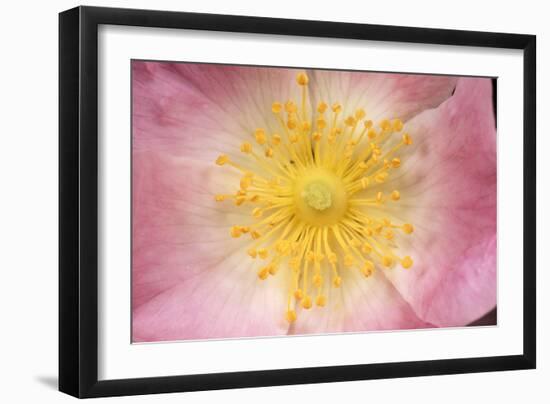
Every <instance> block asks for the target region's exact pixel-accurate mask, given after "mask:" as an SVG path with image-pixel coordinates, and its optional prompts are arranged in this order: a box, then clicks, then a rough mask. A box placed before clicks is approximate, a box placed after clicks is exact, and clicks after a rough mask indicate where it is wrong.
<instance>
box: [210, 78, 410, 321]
mask: <svg viewBox="0 0 550 404" xmlns="http://www.w3.org/2000/svg"><path fill="white" fill-rule="evenodd" d="M296 81H297V83H298V85H299V86H300V88H301V102H300V107H298V105H297V104H296V103H295V102H294V101H292V100H288V101H287V102H286V103H284V104H282V103H281V102H278V101H275V102H274V103H273V104H272V107H271V110H272V113H273V114H274V115H275V117H276V119H277V120H278V122H279V125H280V132H273V133H267V132H266V130H265V129H262V128H259V129H256V131H255V132H254V133H253V140H254V141H255V143H256V144H257V145H256V146H253V144H252V142H248V141H246V142H244V143H242V144H241V147H240V151H241V152H242V153H243V154H244V155H245V158H239V157H230V156H229V155H227V154H222V155H220V156H219V157H218V158H217V160H216V164H218V165H220V166H224V165H227V166H230V167H232V168H233V169H235V170H237V171H238V172H240V173H241V175H242V177H241V180H240V183H239V189H238V190H237V191H236V192H235V194H228V195H226V194H219V195H216V196H215V199H216V201H218V202H222V201H225V200H227V199H232V200H233V202H234V203H235V205H237V206H243V208H244V207H246V205H248V204H250V205H252V206H253V207H252V208H251V210H250V221H249V222H248V223H242V224H236V225H234V226H232V227H231V229H230V234H231V236H232V237H234V238H239V237H241V236H243V235H245V234H248V235H250V237H251V241H250V245H249V248H248V250H247V252H248V255H249V256H250V257H251V258H252V259H259V260H262V261H264V262H265V263H263V264H260V265H259V266H258V267H259V270H258V277H259V279H261V280H265V279H267V278H268V277H269V276H270V275H271V276H275V275H276V274H277V273H278V272H279V271H281V270H283V271H289V275H290V276H289V279H290V285H289V289H288V301H287V310H286V318H287V320H288V321H289V322H294V321H296V319H297V312H296V309H297V307H298V306H301V307H302V308H303V309H306V310H308V309H310V308H311V307H312V306H313V302H315V304H316V305H317V306H319V307H323V306H325V305H326V303H327V298H326V296H327V290H328V289H329V288H331V287H335V288H338V287H340V285H341V283H342V282H343V280H344V281H345V278H346V273H347V272H348V271H356V270H358V271H360V273H361V274H363V275H364V276H365V277H366V278H369V277H371V276H372V275H373V274H374V272H375V271H376V270H377V268H382V269H384V270H389V269H391V268H393V267H394V266H395V264H396V263H400V264H401V266H402V267H403V268H406V269H408V268H411V267H412V265H413V260H412V258H411V257H409V256H405V257H400V256H399V254H398V250H399V244H400V242H401V240H402V237H404V236H406V235H410V234H411V233H412V232H413V230H414V228H413V226H412V225H411V224H410V223H400V220H401V216H402V214H399V215H396V214H395V212H396V210H395V209H394V208H393V209H388V207H387V206H388V205H389V204H395V203H397V202H398V201H399V200H400V199H401V193H400V192H399V191H398V190H397V189H395V188H389V184H388V178H389V177H390V175H391V174H392V173H393V172H394V171H395V170H397V169H399V167H400V166H401V157H400V156H398V153H399V151H400V150H401V149H402V147H404V146H408V145H410V144H411V143H412V139H411V137H410V136H409V134H407V133H404V134H402V135H397V134H398V133H400V132H402V130H403V123H402V122H401V120H399V119H393V120H391V121H390V120H388V119H383V120H381V121H380V122H379V123H377V124H374V123H373V122H372V120H368V119H365V118H366V113H365V111H364V110H363V109H357V110H356V111H355V112H354V113H353V114H351V115H349V116H346V117H344V116H342V115H343V114H342V111H343V107H342V105H340V104H339V103H335V104H333V105H332V106H331V108H330V112H329V106H328V104H327V103H325V102H323V101H321V102H320V103H319V104H318V105H317V108H316V110H315V111H308V93H307V90H308V84H309V79H308V76H307V75H306V74H305V73H300V74H298V76H297V80H296ZM258 150H259V151H258ZM388 188H389V189H388ZM396 216H397V218H395V217H396Z"/></svg>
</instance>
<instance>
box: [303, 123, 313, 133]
mask: <svg viewBox="0 0 550 404" xmlns="http://www.w3.org/2000/svg"><path fill="white" fill-rule="evenodd" d="M310 130H311V123H310V122H307V121H306V122H302V131H303V132H309V131H310Z"/></svg>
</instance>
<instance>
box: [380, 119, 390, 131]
mask: <svg viewBox="0 0 550 404" xmlns="http://www.w3.org/2000/svg"><path fill="white" fill-rule="evenodd" d="M391 128H392V126H391V122H390V121H389V120H388V119H382V120H381V121H380V129H382V130H383V131H384V132H388V131H389V130H391Z"/></svg>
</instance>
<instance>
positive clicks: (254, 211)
mask: <svg viewBox="0 0 550 404" xmlns="http://www.w3.org/2000/svg"><path fill="white" fill-rule="evenodd" d="M263 214H264V212H263V211H262V209H261V208H254V209H252V216H254V217H255V218H256V219H259V218H260V217H262V215H263Z"/></svg>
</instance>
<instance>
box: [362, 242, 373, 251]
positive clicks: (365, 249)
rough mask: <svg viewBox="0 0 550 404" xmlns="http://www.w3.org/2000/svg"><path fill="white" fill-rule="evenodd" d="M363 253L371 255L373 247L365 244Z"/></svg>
mask: <svg viewBox="0 0 550 404" xmlns="http://www.w3.org/2000/svg"><path fill="white" fill-rule="evenodd" d="M361 251H363V252H364V253H365V254H370V253H371V252H372V247H371V246H370V245H369V244H367V243H365V244H363V246H362V247H361Z"/></svg>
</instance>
